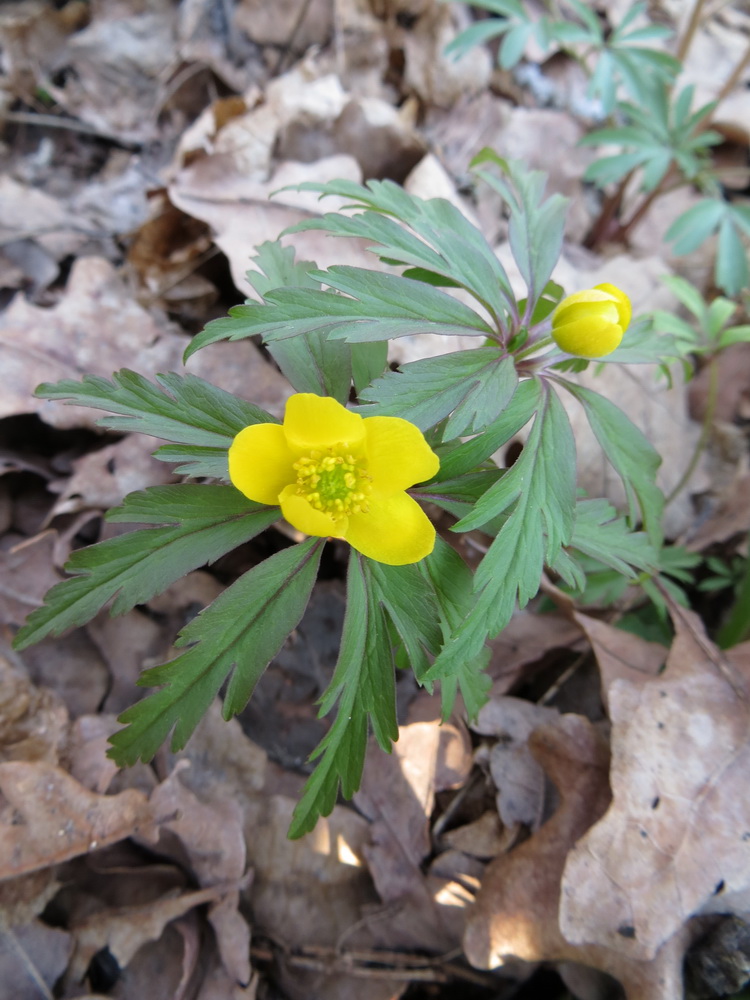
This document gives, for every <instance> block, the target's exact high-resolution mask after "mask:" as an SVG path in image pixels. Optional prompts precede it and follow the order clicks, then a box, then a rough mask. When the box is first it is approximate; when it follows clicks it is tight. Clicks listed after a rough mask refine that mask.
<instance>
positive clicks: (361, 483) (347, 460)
mask: <svg viewBox="0 0 750 1000" xmlns="http://www.w3.org/2000/svg"><path fill="white" fill-rule="evenodd" d="M294 470H295V472H296V473H297V493H298V494H299V495H300V496H301V497H304V498H305V500H307V502H308V503H309V504H310V506H311V507H314V508H315V510H320V511H323V513H325V514H329V515H330V516H331V518H332V519H333V520H334V521H337V520H339V518H342V517H347V516H348V515H349V514H366V513H367V511H368V510H369V508H368V506H367V495H368V494H369V493H370V491H371V490H372V486H371V484H370V476H368V474H367V473H366V472H365V470H364V469H363V468H362V467H361V462H360V461H358V460H357V459H356V458H355V457H354V456H353V455H351V454H349V453H348V452H347V451H346V447H345V446H344V445H337V446H334V447H332V448H327V449H326V450H325V451H311V452H310V454H309V456H305V457H303V458H300V459H298V461H296V462H295V463H294Z"/></svg>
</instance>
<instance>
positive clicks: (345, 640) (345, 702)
mask: <svg viewBox="0 0 750 1000" xmlns="http://www.w3.org/2000/svg"><path fill="white" fill-rule="evenodd" d="M372 565H373V564H372V563H370V562H369V560H365V559H364V558H363V557H362V556H360V555H358V554H357V553H356V552H354V550H352V552H351V555H350V558H349V573H348V576H347V594H346V616H345V618H344V630H343V634H342V636H341V646H340V648H339V658H338V662H337V664H336V669H335V671H334V675H333V678H332V680H331V683H330V684H329V686H328V688H327V690H326V692H325V693H324V695H323V697H322V698H321V708H320V714H321V715H325V714H326V713H327V712H329V711H330V710H331V709H332V708H333V706H334V705H335V704H336V703H337V702H338V712H337V715H336V719H335V721H334V723H333V725H332V726H331V728H330V729H329V730H328V733H327V734H326V735H325V737H324V738H323V739H322V741H321V742H320V744H319V745H318V746H317V747H316V749H315V750H314V751H313V753H312V754H311V755H310V759H311V760H318V758H319V761H318V764H317V765H316V767H315V770H314V771H313V773H312V775H311V776H310V778H309V779H308V781H307V783H306V784H305V788H304V791H303V793H302V798H301V799H300V801H299V802H298V804H297V807H296V808H295V810H294V815H293V816H292V823H291V826H290V828H289V837H290V838H292V839H295V838H297V837H301V836H303V835H304V834H305V833H309V832H310V830H312V829H313V827H314V826H315V824H316V823H317V821H318V818H319V817H320V816H328V815H329V814H330V813H331V812H332V810H333V807H334V806H335V804H336V799H337V797H338V791H339V786H340V787H341V792H342V794H343V795H344V797H345V798H351V797H352V795H354V793H355V792H356V791H357V789H358V788H359V784H360V781H361V779H362V768H363V766H364V760H365V751H366V749H367V723H368V718H369V719H370V720H371V721H372V725H373V730H374V732H375V736H376V738H377V740H378V743H379V744H380V746H381V747H382V748H383V749H384V750H390V747H391V741H392V740H397V739H398V722H397V720H396V689H395V678H394V663H393V651H392V649H391V643H390V640H389V638H388V629H387V628H386V624H385V618H384V613H383V609H382V607H381V605H380V603H379V601H378V599H377V597H376V596H375V594H374V586H373V582H372V579H371V576H370V568H371V566H372Z"/></svg>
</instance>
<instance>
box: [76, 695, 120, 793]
mask: <svg viewBox="0 0 750 1000" xmlns="http://www.w3.org/2000/svg"><path fill="white" fill-rule="evenodd" d="M119 728H120V724H119V723H118V721H117V717H116V716H114V715H105V714H104V713H99V714H98V715H83V716H81V718H79V719H76V721H75V722H74V723H73V725H72V726H71V727H70V732H69V734H68V742H67V745H66V747H65V764H66V767H67V770H68V771H69V772H70V774H71V775H72V776H73V777H74V778H75V779H76V781H80V783H81V784H82V785H84V786H85V787H86V788H88V789H90V790H91V791H92V792H98V793H99V794H100V795H103V794H104V793H105V792H106V791H107V789H108V788H109V786H110V784H111V783H112V780H113V778H114V777H115V775H116V774H117V772H118V771H119V768H118V766H117V764H115V762H114V761H113V760H112V758H111V757H107V750H108V748H109V738H110V736H111V735H112V734H113V733H115V732H117V730H118V729H119Z"/></svg>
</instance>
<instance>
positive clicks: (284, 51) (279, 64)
mask: <svg viewBox="0 0 750 1000" xmlns="http://www.w3.org/2000/svg"><path fill="white" fill-rule="evenodd" d="M311 3H312V0H302V4H301V6H300V9H299V13H298V14H297V18H296V20H295V22H294V24H293V25H292V30H291V31H290V32H289V37H288V38H287V40H286V42H285V43H284V45H283V47H282V48H281V51H280V52H279V58H278V59H277V60H276V65H275V66H274V70H273V76H278V75H279V73H280V72H281V71H282V69H283V68H284V66H285V64H286V60H287V57H288V55H289V53H290V51H291V49H292V46H293V45H294V43H295V41H296V40H297V35H298V34H299V31H300V28H301V27H302V23H303V21H304V20H305V18H306V17H307V12H308V11H309V9H310V4H311Z"/></svg>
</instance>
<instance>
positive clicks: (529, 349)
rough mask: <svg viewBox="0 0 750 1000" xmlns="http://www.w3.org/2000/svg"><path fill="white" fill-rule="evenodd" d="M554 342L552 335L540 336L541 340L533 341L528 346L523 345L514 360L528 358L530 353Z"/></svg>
mask: <svg viewBox="0 0 750 1000" xmlns="http://www.w3.org/2000/svg"><path fill="white" fill-rule="evenodd" d="M552 343H554V341H553V340H552V337H542V339H541V340H537V341H535V342H534V343H533V344H530V345H529V346H528V347H525V348H524V349H523V350H522V351H519V352H518V354H516V356H515V359H516V361H522V360H523V359H524V358H528V357H529V355H530V354H536V352H537V351H541V350H542V348H544V347H549V345H550V344H552Z"/></svg>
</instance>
